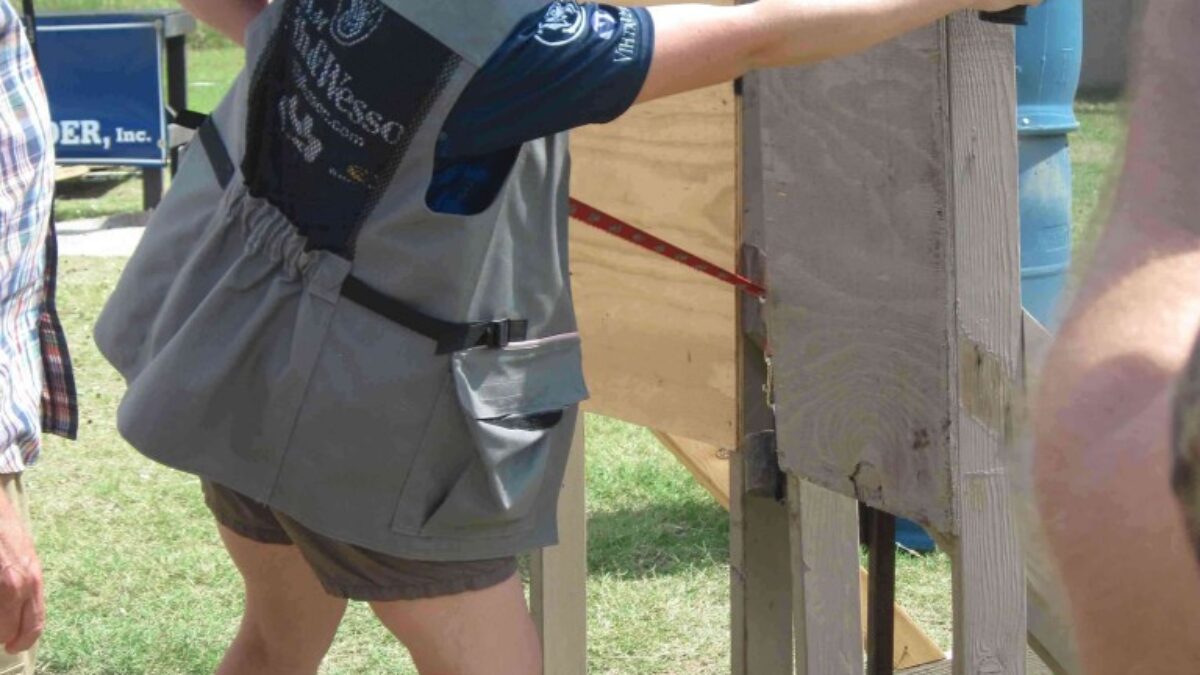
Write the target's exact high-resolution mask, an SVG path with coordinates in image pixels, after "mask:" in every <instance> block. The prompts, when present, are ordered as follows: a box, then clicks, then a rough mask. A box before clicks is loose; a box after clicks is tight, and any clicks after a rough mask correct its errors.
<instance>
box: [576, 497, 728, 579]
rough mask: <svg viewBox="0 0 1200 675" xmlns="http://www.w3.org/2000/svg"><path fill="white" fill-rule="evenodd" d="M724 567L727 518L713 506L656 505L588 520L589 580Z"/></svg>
mask: <svg viewBox="0 0 1200 675" xmlns="http://www.w3.org/2000/svg"><path fill="white" fill-rule="evenodd" d="M728 561H729V516H728V514H727V513H726V512H725V510H724V509H722V508H721V507H720V506H719V505H717V504H716V503H711V502H710V503H705V502H700V501H680V502H672V503H666V504H655V505H652V506H646V507H644V508H637V509H630V510H624V509H622V510H615V511H601V512H599V513H593V514H592V515H591V517H590V518H589V519H588V573H589V574H597V575H608V576H614V577H620V578H646V577H655V576H666V575H676V574H687V573H689V572H691V571H694V570H695V569H697V568H702V567H712V566H716V565H726V564H727V563H728Z"/></svg>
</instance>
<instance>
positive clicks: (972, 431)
mask: <svg viewBox="0 0 1200 675" xmlns="http://www.w3.org/2000/svg"><path fill="white" fill-rule="evenodd" d="M946 34H947V50H948V52H949V103H950V105H949V131H950V134H949V135H950V139H949V140H950V162H951V164H950V166H952V167H953V168H954V170H953V172H951V173H950V174H949V175H948V176H947V179H948V182H949V183H950V185H949V196H950V198H951V200H952V201H951V202H950V208H951V217H952V219H953V221H952V222H953V223H954V240H953V241H954V258H955V261H956V265H955V267H954V273H955V274H954V277H955V281H956V283H955V286H954V288H955V293H954V295H952V296H951V298H950V302H951V303H952V306H951V313H952V314H953V315H955V316H956V321H955V322H954V323H953V324H952V325H951V333H950V334H951V335H952V336H954V338H955V340H954V343H952V345H955V346H956V347H957V352H958V358H957V359H956V360H951V362H950V368H951V372H952V373H953V374H954V375H957V377H955V376H954V375H952V377H951V383H952V385H951V399H952V400H954V401H955V403H956V407H957V409H958V414H957V415H955V416H954V417H955V418H956V420H957V423H956V424H955V425H954V429H953V431H954V432H956V433H957V435H958V438H957V447H958V470H957V474H958V480H957V489H956V490H955V493H954V498H955V511H956V512H957V513H958V516H959V529H958V537H957V539H956V541H955V543H954V546H953V549H952V550H951V557H952V558H953V560H954V591H955V592H954V623H955V631H954V672H955V673H956V674H957V675H966V674H968V673H970V674H972V675H974V674H975V673H1011V674H1013V675H1023V674H1024V673H1025V632H1026V620H1025V611H1026V607H1025V575H1024V561H1023V558H1022V556H1021V552H1020V546H1019V537H1018V534H1017V527H1016V522H1015V520H1014V518H1013V512H1012V508H1011V504H1010V498H1009V491H1010V485H1009V478H1008V475H1007V473H1006V471H1005V467H1004V464H1003V463H1002V461H1001V455H1002V453H1003V452H1004V451H1005V446H1006V444H1007V443H1009V442H1010V441H1012V440H1015V438H1014V436H1015V431H1014V428H1013V421H1014V412H1013V408H1014V406H1015V405H1016V404H1017V401H1018V397H1017V396H1016V394H1017V391H1018V388H1019V386H1020V378H1021V372H1022V370H1023V368H1022V364H1021V356H1022V353H1021V326H1022V314H1021V295H1020V286H1019V280H1020V277H1019V275H1020V270H1019V265H1020V240H1019V227H1018V222H1017V221H1018V198H1017V170H1016V168H1017V144H1016V138H1015V133H1014V129H1015V128H1016V104H1017V95H1016V80H1015V77H1014V75H1013V33H1012V29H1011V28H1006V27H1001V26H994V25H988V24H985V23H982V22H980V21H978V20H977V19H975V18H974V17H973V16H970V15H968V14H965V13H963V14H957V15H954V16H952V17H951V18H950V19H948V20H947V21H946Z"/></svg>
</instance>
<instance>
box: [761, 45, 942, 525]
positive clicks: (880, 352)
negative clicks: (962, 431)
mask: <svg viewBox="0 0 1200 675" xmlns="http://www.w3.org/2000/svg"><path fill="white" fill-rule="evenodd" d="M943 40H944V38H943V33H942V31H941V29H940V28H939V27H938V26H930V27H927V28H924V29H921V30H917V31H915V32H912V33H910V34H908V35H906V36H904V37H902V38H899V39H897V40H894V41H892V42H890V43H888V44H885V45H882V46H880V47H878V48H876V49H873V50H871V51H869V52H867V53H865V54H861V55H858V56H854V57H851V58H847V59H840V60H837V61H834V62H829V63H823V64H820V65H818V66H815V67H812V68H806V69H803V70H796V71H777V72H772V73H765V74H764V76H763V92H762V97H763V101H764V106H763V112H762V115H763V119H762V129H763V131H762V134H763V139H762V148H763V165H764V174H765V176H764V179H765V180H764V184H763V186H762V193H763V194H762V199H763V201H764V206H763V209H764V212H765V220H766V223H767V248H766V250H767V257H768V263H767V266H768V270H769V273H770V287H771V296H770V300H769V306H768V319H769V329H770V339H771V343H772V345H774V349H775V352H776V356H775V361H774V367H775V372H774V379H775V382H776V403H777V406H776V415H777V418H778V428H779V439H780V443H779V444H780V447H781V448H787V453H786V454H785V456H784V457H783V458H782V460H781V462H782V463H783V464H784V466H785V468H788V469H790V470H794V471H796V472H798V473H799V474H800V475H801V476H804V477H806V478H808V479H810V480H812V481H814V482H816V483H819V484H821V485H824V486H826V487H828V488H830V489H833V490H835V491H837V492H840V493H842V494H845V495H849V496H855V497H857V498H858V499H859V500H860V501H863V502H866V503H867V504H869V505H870V506H873V507H875V508H877V509H880V510H884V511H888V512H891V513H894V514H897V515H900V516H904V517H907V518H911V519H913V520H916V521H918V522H920V523H923V524H926V525H931V526H933V527H934V528H937V529H949V528H951V527H952V524H953V521H954V518H953V511H952V505H951V494H952V491H951V490H952V481H951V466H950V464H949V461H948V455H949V450H950V445H949V431H950V418H949V404H948V396H949V392H948V389H949V381H948V372H947V371H948V368H947V358H948V355H949V353H950V352H949V349H950V345H949V341H948V337H947V326H948V317H947V309H948V308H947V292H948V291H947V289H948V279H949V276H948V275H949V270H948V268H947V249H948V247H949V246H951V245H952V242H951V240H950V235H949V231H948V227H947V221H946V194H945V193H946V188H945V186H946V175H945V172H946V151H947V148H946V129H945V124H944V115H945V113H946V109H945V108H946V91H945V84H946V67H947V64H946V58H945V53H944V41H943ZM768 103H769V104H768Z"/></svg>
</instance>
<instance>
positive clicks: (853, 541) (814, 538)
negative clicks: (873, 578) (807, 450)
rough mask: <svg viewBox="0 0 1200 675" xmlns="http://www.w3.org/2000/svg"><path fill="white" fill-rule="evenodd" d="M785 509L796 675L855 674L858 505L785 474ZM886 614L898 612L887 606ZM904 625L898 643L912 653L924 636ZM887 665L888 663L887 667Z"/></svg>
mask: <svg viewBox="0 0 1200 675" xmlns="http://www.w3.org/2000/svg"><path fill="white" fill-rule="evenodd" d="M788 506H789V508H790V509H791V513H792V522H791V529H792V532H791V541H792V605H793V616H792V622H793V625H794V630H795V641H796V673H797V674H798V675H821V674H822V673H838V674H839V675H860V674H861V673H862V672H863V636H862V630H863V629H862V609H861V604H860V592H861V589H862V583H861V581H860V578H861V577H864V576H865V574H862V573H861V571H860V568H859V566H858V502H856V501H854V500H853V499H850V498H848V497H843V496H842V495H839V494H837V493H835V492H830V491H829V490H826V489H825V488H823V487H821V486H819V485H813V484H812V483H809V482H808V481H806V480H803V479H801V478H798V477H796V476H795V475H789V476H788ZM888 611H897V612H899V611H901V610H900V609H899V608H898V607H897V608H894V609H893V608H891V607H889V609H888ZM905 618H907V617H905ZM904 625H905V627H906V628H907V629H908V630H907V631H906V633H905V635H904V636H902V638H901V641H902V642H904V643H905V644H906V645H909V644H911V645H913V647H912V651H914V652H915V651H917V650H918V647H919V646H921V645H923V644H924V643H922V642H921V641H920V640H918V639H917V638H924V636H923V635H921V634H920V631H918V630H914V629H915V626H913V625H912V624H911V623H908V624H904ZM924 639H925V641H928V638H924ZM933 651H935V652H936V649H934V650H933ZM928 653H929V652H928V651H926V652H925V653H924V654H928ZM916 660H917V662H920V663H924V662H926V661H928V660H931V659H930V658H928V657H925V656H924V655H916ZM892 663H893V662H892V660H890V659H889V661H888V664H889V665H891V664H892Z"/></svg>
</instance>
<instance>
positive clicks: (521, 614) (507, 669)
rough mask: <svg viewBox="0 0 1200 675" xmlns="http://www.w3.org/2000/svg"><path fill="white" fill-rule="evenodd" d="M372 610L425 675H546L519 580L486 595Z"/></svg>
mask: <svg viewBox="0 0 1200 675" xmlns="http://www.w3.org/2000/svg"><path fill="white" fill-rule="evenodd" d="M371 609H372V610H374V611H375V615H376V616H378V617H379V620H380V621H382V622H383V625H385V626H387V628H388V630H390V631H392V634H394V635H395V636H396V637H397V638H398V639H399V640H400V641H401V642H402V643H404V646H405V647H407V648H408V651H409V653H410V654H412V658H413V662H414V663H415V664H416V666H417V670H418V671H420V673H421V675H541V672H542V649H541V643H540V641H539V640H538V635H537V629H536V628H534V625H533V619H532V618H530V616H529V609H528V607H526V606H525V594H524V593H523V592H522V589H521V582H520V580H519V579H518V577H517V575H515V574H514V575H513V576H511V577H509V578H508V580H507V581H504V582H502V583H500V584H497V585H496V586H492V587H491V588H485V589H483V590H481V591H469V592H466V593H458V594H455V595H447V596H443V597H439V598H430V599H425V600H400V601H395V602H373V603H371Z"/></svg>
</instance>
